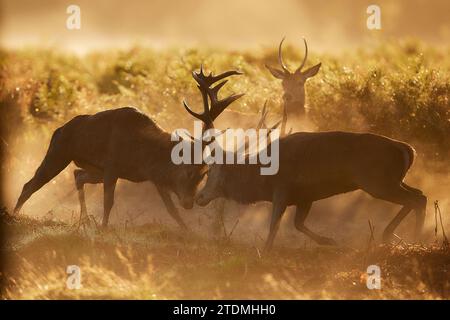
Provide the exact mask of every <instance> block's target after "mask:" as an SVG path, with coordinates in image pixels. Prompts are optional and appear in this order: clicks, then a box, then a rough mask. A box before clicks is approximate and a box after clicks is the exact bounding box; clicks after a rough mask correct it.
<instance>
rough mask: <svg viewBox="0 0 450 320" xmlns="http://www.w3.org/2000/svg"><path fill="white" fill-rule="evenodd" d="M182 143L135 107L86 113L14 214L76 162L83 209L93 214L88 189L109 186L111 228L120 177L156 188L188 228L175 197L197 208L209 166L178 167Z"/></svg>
mask: <svg viewBox="0 0 450 320" xmlns="http://www.w3.org/2000/svg"><path fill="white" fill-rule="evenodd" d="M175 144H176V142H174V141H171V134H170V133H168V132H165V131H164V130H162V129H161V128H160V127H158V126H157V125H156V124H155V123H154V122H153V121H152V120H151V119H150V118H149V117H147V116H146V115H144V114H143V113H141V112H139V111H138V110H137V109H135V108H130V107H126V108H120V109H114V110H107V111H103V112H99V113H97V114H94V115H81V116H77V117H75V118H73V119H72V120H70V121H69V122H67V123H66V124H65V125H63V126H62V127H60V128H58V129H56V130H55V132H54V133H53V137H52V139H51V141H50V146H49V148H48V151H47V154H46V155H45V157H44V160H43V161H42V163H41V165H40V166H39V168H38V169H37V170H36V173H35V174H34V177H33V178H32V179H31V180H30V181H28V182H27V183H26V184H25V185H24V187H23V190H22V193H21V194H20V197H19V199H18V201H17V204H16V206H15V209H14V213H18V212H19V211H20V209H21V208H22V206H23V204H24V203H25V201H26V200H27V199H28V198H29V197H30V196H31V195H32V194H33V193H35V192H36V191H37V190H39V189H40V188H41V187H42V186H43V185H45V184H46V183H47V182H49V181H50V180H51V179H53V177H55V176H56V175H58V174H59V173H60V172H61V171H62V170H63V169H64V168H65V167H67V166H68V165H69V163H71V162H72V161H73V162H74V163H75V165H77V166H78V167H79V168H81V169H76V170H75V171H74V176H75V182H76V187H77V190H78V196H79V201H80V208H81V217H85V216H86V215H87V209H86V201H85V193H84V185H85V184H86V183H88V184H97V183H103V188H104V213H103V221H102V226H103V227H106V226H107V224H108V220H109V215H110V212H111V208H112V206H113V203H114V190H115V187H116V182H117V180H118V179H126V180H129V181H133V182H142V181H151V182H153V183H154V184H155V186H156V188H157V190H158V192H159V194H160V196H161V198H162V200H163V202H164V204H165V206H166V208H167V211H168V212H169V214H170V215H171V216H172V217H173V218H174V219H175V220H176V221H177V222H178V224H179V225H180V226H181V227H182V228H184V229H186V228H187V227H186V224H185V223H184V222H183V220H182V219H181V217H180V215H179V212H178V209H177V208H176V206H175V204H174V203H173V201H172V199H171V196H170V193H171V192H174V193H175V194H176V195H177V196H178V198H179V200H180V202H181V204H182V206H183V207H184V208H185V209H190V208H192V207H193V202H194V195H195V192H196V188H197V185H198V184H199V183H200V181H201V179H202V175H203V174H204V169H205V167H204V166H203V165H189V164H183V165H175V164H174V163H173V162H172V161H171V150H172V148H173V147H174V145H175Z"/></svg>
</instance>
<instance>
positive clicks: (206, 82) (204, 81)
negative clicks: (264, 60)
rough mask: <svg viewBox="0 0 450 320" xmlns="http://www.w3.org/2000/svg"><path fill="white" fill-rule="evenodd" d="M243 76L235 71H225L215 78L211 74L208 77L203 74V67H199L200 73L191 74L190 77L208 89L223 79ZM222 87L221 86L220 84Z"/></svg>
mask: <svg viewBox="0 0 450 320" xmlns="http://www.w3.org/2000/svg"><path fill="white" fill-rule="evenodd" d="M241 74H243V73H242V72H240V71H237V70H230V71H226V72H224V73H221V74H219V75H217V76H215V75H214V74H213V73H212V72H211V73H210V74H209V75H205V74H204V73H203V65H201V66H200V71H199V72H198V73H196V72H193V73H192V75H193V77H194V79H195V81H197V83H198V84H199V85H200V86H202V87H205V88H209V87H210V86H211V85H212V84H214V83H216V82H217V81H219V80H222V79H224V78H227V77H230V76H234V75H241ZM222 85H223V84H222Z"/></svg>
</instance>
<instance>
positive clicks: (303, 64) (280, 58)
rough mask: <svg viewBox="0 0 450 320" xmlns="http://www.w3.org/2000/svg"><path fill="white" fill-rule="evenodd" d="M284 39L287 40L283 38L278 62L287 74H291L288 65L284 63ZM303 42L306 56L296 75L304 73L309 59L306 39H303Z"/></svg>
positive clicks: (279, 47) (279, 48)
mask: <svg viewBox="0 0 450 320" xmlns="http://www.w3.org/2000/svg"><path fill="white" fill-rule="evenodd" d="M284 39H285V37H283V39H281V42H280V45H279V46H278V62H279V63H280V66H281V68H282V69H283V71H284V72H285V73H287V74H291V72H290V71H289V69H288V68H287V66H286V64H285V63H284V62H283V54H282V46H283V42H284ZM303 42H304V43H305V56H304V57H303V61H302V64H301V65H300V67H298V68H297V70H295V73H299V72H301V71H302V69H303V67H304V66H305V63H306V60H307V59H308V44H307V43H306V39H305V38H303Z"/></svg>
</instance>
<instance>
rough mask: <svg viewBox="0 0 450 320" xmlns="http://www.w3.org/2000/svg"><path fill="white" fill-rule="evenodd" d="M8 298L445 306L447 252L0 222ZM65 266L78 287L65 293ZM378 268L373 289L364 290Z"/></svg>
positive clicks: (159, 228) (156, 227)
mask: <svg viewBox="0 0 450 320" xmlns="http://www.w3.org/2000/svg"><path fill="white" fill-rule="evenodd" d="M1 223H2V227H3V228H4V230H5V232H6V235H7V241H6V242H5V243H3V244H2V251H3V258H6V261H7V264H6V266H5V267H6V268H5V272H4V274H3V275H2V277H3V280H4V281H5V284H6V286H5V288H4V292H3V293H2V295H3V298H6V299H36V298H39V299H73V298H75V299H111V298H117V299H132V298H138V299H404V298H407V299H448V298H449V297H450V276H449V272H450V271H449V270H450V252H449V249H448V247H447V248H445V247H443V246H442V244H441V243H438V242H435V243H432V244H428V245H412V244H407V243H405V242H404V241H400V240H399V241H396V242H394V243H393V244H391V245H379V244H375V243H368V244H367V247H366V248H365V249H354V248H351V247H322V246H315V245H312V244H311V245H309V244H308V245H306V244H305V243H304V244H301V245H299V246H297V247H296V246H284V244H282V245H278V246H275V247H274V249H273V251H272V252H271V253H269V254H267V255H264V254H262V253H261V251H260V249H259V248H258V246H253V245H252V244H249V243H247V242H241V241H239V240H234V239H233V235H231V236H230V233H231V230H229V231H228V236H216V237H211V236H206V235H202V234H199V233H198V232H188V233H182V232H181V231H180V230H179V229H178V228H177V227H175V226H174V227H169V226H167V225H162V224H159V223H149V224H145V225H142V226H133V227H131V226H127V225H125V226H120V227H119V226H111V227H109V228H108V229H107V230H103V231H102V230H100V229H98V228H97V227H96V226H95V224H94V223H93V222H92V223H91V226H82V227H78V223H77V222H73V223H65V222H59V221H55V220H44V219H38V220H37V219H34V218H29V217H26V216H23V217H20V218H11V217H9V216H6V215H3V216H2V221H1ZM69 265H77V266H79V267H80V270H81V284H82V287H81V289H78V290H76V289H68V287H67V284H66V282H67V279H68V274H67V273H66V269H67V267H68V266H69ZM369 265H378V266H379V267H380V269H381V289H380V290H376V289H375V290H369V289H368V288H367V286H366V280H367V267H368V266H369Z"/></svg>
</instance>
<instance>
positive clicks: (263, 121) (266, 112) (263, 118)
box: [256, 100, 269, 130]
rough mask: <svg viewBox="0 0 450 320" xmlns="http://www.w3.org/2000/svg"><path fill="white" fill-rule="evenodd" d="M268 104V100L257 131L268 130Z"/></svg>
mask: <svg viewBox="0 0 450 320" xmlns="http://www.w3.org/2000/svg"><path fill="white" fill-rule="evenodd" d="M267 103H268V101H267V100H266V101H265V102H264V106H263V108H262V110H261V118H260V119H259V122H258V124H257V126H256V130H259V129H262V128H263V129H265V128H267V125H266V117H267V114H268V113H269V111H268V110H267Z"/></svg>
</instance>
